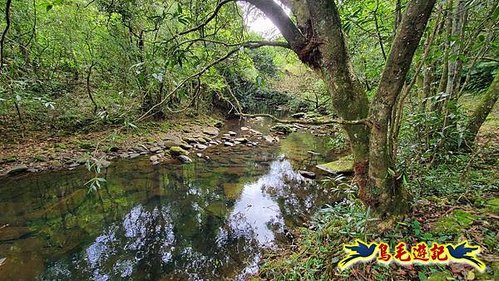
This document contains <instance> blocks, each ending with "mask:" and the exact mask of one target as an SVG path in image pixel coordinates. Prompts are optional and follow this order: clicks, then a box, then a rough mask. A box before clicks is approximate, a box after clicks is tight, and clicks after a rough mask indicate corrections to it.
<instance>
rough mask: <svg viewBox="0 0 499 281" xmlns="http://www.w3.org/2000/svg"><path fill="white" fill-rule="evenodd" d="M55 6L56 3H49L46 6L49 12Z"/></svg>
mask: <svg viewBox="0 0 499 281" xmlns="http://www.w3.org/2000/svg"><path fill="white" fill-rule="evenodd" d="M53 7H54V5H52V4H48V5H47V7H45V8H46V10H47V12H48V11H50V10H52V8H53Z"/></svg>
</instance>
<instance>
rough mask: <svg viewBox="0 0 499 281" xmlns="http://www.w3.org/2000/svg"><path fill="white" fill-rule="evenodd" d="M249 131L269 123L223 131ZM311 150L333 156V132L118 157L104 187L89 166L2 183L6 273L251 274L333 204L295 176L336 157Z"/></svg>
mask: <svg viewBox="0 0 499 281" xmlns="http://www.w3.org/2000/svg"><path fill="white" fill-rule="evenodd" d="M241 126H251V127H252V128H254V129H257V130H259V131H261V132H263V133H264V134H266V133H268V127H269V126H270V124H269V123H266V122H264V121H253V123H251V124H244V123H239V122H238V121H231V122H228V123H227V124H226V127H225V128H224V130H225V131H227V130H233V131H236V132H237V133H241V132H240V127H241ZM224 130H223V131H224ZM223 131H222V133H223ZM309 150H312V151H315V152H318V153H321V154H322V155H327V153H326V152H327V147H326V139H325V138H324V137H316V136H313V135H312V134H310V133H307V132H295V133H292V134H291V135H289V136H287V137H286V138H285V139H282V138H281V140H280V142H278V143H267V142H265V141H264V140H262V141H261V142H260V144H259V145H258V146H257V147H247V146H245V145H236V146H234V147H224V146H216V147H209V148H208V149H207V150H206V151H204V152H203V154H204V155H207V156H209V157H210V160H205V159H202V158H197V157H195V156H193V157H192V158H193V160H194V162H193V163H191V164H185V165H180V164H163V165H158V166H152V165H151V164H150V162H149V160H148V157H143V158H138V159H134V160H120V161H117V162H113V163H112V165H111V166H110V167H109V168H108V169H107V170H106V171H105V172H104V175H103V176H104V177H105V178H106V180H107V183H106V184H105V185H104V186H103V187H102V188H101V189H99V190H98V191H97V192H94V193H88V188H86V187H85V186H84V185H85V182H86V181H87V180H88V179H89V178H90V177H91V175H90V174H89V173H88V172H87V171H86V170H84V169H83V168H81V169H77V170H73V171H62V172H45V173H39V174H31V175H24V176H19V177H10V178H2V179H0V228H1V227H2V226H4V227H3V228H1V229H0V259H1V258H2V257H5V258H6V260H5V262H4V264H3V265H1V266H0V280H123V279H125V280H221V279H228V280H243V279H245V278H246V277H248V276H249V275H250V274H253V273H255V272H256V271H257V270H258V262H259V260H260V258H261V251H262V249H265V248H269V247H270V248H271V247H276V245H278V244H279V243H289V240H288V239H289V238H288V237H287V236H286V232H287V230H288V229H291V228H293V227H296V226H299V225H301V224H302V223H303V222H304V221H305V220H306V219H307V218H308V217H309V216H310V214H311V213H312V212H313V211H314V210H316V209H317V208H319V207H321V206H322V205H324V204H325V203H328V202H329V201H330V200H332V199H331V198H329V197H328V196H327V194H326V193H324V192H323V191H322V190H321V188H319V187H318V186H317V185H316V183H315V182H314V181H312V180H308V179H305V178H304V177H302V176H301V175H300V174H299V173H298V172H297V170H300V169H309V168H310V167H313V166H314V165H315V164H316V162H317V161H318V162H323V161H324V160H328V159H322V158H319V159H317V158H316V159H312V158H311V156H310V154H309V153H307V151H309ZM315 157H318V156H315ZM319 157H320V156H319ZM326 158H327V157H326Z"/></svg>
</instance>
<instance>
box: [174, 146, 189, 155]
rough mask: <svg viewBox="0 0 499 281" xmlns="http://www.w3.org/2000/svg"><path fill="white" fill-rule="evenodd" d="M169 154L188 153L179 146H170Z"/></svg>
mask: <svg viewBox="0 0 499 281" xmlns="http://www.w3.org/2000/svg"><path fill="white" fill-rule="evenodd" d="M170 154H171V155H173V156H179V155H187V154H189V152H187V151H186V150H184V149H183V148H181V147H180V146H172V147H170Z"/></svg>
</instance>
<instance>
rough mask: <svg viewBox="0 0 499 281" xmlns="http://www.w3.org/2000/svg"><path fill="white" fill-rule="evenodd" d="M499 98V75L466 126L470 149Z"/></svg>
mask: <svg viewBox="0 0 499 281" xmlns="http://www.w3.org/2000/svg"><path fill="white" fill-rule="evenodd" d="M498 98H499V73H497V74H496V76H495V78H494V81H492V84H490V86H489V88H488V89H487V92H486V93H485V95H484V96H483V99H482V102H481V103H480V105H479V106H478V107H477V108H476V109H475V111H474V112H473V114H472V115H471V117H470V119H469V121H468V124H467V125H466V144H467V145H468V146H469V147H472V146H473V144H474V142H475V138H476V136H477V134H478V131H479V130H480V127H482V124H483V122H485V119H487V116H488V115H489V113H490V112H491V111H492V108H494V105H495V104H496V102H497V99H498Z"/></svg>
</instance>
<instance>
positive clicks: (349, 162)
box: [316, 155, 353, 174]
mask: <svg viewBox="0 0 499 281" xmlns="http://www.w3.org/2000/svg"><path fill="white" fill-rule="evenodd" d="M316 167H317V168H318V169H320V170H322V171H325V172H327V173H330V174H339V173H343V174H350V173H353V158H352V156H351V155H348V156H345V157H341V158H340V159H338V160H336V161H332V162H329V163H325V164H320V165H317V166H316Z"/></svg>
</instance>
